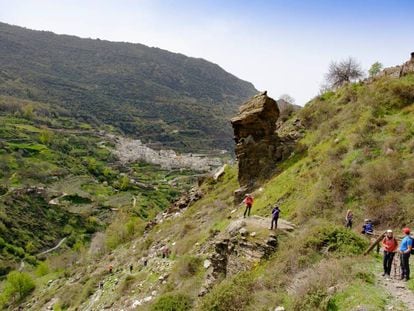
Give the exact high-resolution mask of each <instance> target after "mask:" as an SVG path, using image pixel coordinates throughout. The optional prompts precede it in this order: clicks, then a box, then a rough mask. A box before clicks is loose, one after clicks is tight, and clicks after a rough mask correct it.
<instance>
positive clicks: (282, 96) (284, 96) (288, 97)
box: [279, 94, 295, 105]
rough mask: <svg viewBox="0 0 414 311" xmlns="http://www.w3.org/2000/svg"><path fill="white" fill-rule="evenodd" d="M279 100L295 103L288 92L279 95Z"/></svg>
mask: <svg viewBox="0 0 414 311" xmlns="http://www.w3.org/2000/svg"><path fill="white" fill-rule="evenodd" d="M279 100H284V101H285V102H287V103H289V104H291V105H293V104H295V99H294V98H293V97H292V96H290V95H289V94H282V95H280V96H279Z"/></svg>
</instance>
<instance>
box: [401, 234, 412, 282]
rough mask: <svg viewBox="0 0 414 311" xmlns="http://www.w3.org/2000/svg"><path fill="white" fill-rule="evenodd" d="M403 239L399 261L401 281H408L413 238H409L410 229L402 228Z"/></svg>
mask: <svg viewBox="0 0 414 311" xmlns="http://www.w3.org/2000/svg"><path fill="white" fill-rule="evenodd" d="M403 233H404V235H405V237H404V238H403V239H402V241H401V245H400V251H399V252H400V261H401V280H405V281H408V280H409V279H410V255H411V251H412V250H413V238H412V237H411V236H410V229H409V228H404V229H403Z"/></svg>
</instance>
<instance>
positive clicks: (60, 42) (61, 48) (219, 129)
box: [0, 23, 256, 150]
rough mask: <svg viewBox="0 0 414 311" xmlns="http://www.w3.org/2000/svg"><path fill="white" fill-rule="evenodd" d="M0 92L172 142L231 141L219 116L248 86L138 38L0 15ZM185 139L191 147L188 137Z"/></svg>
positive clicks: (178, 145)
mask: <svg viewBox="0 0 414 311" xmlns="http://www.w3.org/2000/svg"><path fill="white" fill-rule="evenodd" d="M0 42H1V43H2V44H1V46H0V52H1V53H2V55H5V57H2V59H0V65H1V70H0V94H3V95H11V96H16V97H19V98H26V99H30V100H36V101H41V102H50V103H53V104H54V105H57V106H59V107H61V108H64V109H65V110H67V111H68V113H70V114H72V115H73V116H75V117H77V118H78V119H83V120H87V121H88V122H89V123H93V122H95V123H103V124H110V125H112V126H114V127H115V128H118V129H119V130H121V131H122V132H124V133H126V134H128V135H131V136H133V137H136V138H140V136H142V137H143V138H144V140H147V141H155V142H162V143H163V144H164V145H167V146H170V145H171V146H172V147H174V149H178V150H180V149H182V150H189V149H191V148H193V149H200V148H202V147H203V144H202V143H200V142H199V139H194V136H195V134H198V136H199V137H200V136H201V137H204V138H206V141H205V142H204V145H205V146H208V147H216V149H227V150H231V148H232V135H231V128H230V126H229V125H228V122H227V119H228V118H229V117H230V116H231V115H232V114H233V113H234V112H235V111H236V110H237V107H238V105H239V103H240V102H242V101H244V100H246V99H247V98H249V97H250V96H252V95H253V94H254V93H256V90H255V88H254V86H253V85H252V84H251V83H249V82H246V81H243V80H240V79H238V78H237V77H235V76H234V75H232V74H230V73H228V72H226V71H225V70H223V69H222V68H221V67H220V66H218V65H217V64H213V63H210V62H208V61H206V60H204V59H199V58H192V57H187V56H184V55H183V54H179V53H172V52H168V51H166V50H162V49H160V48H151V47H147V46H145V45H143V44H136V43H124V42H115V43H113V42H110V41H106V40H98V39H83V38H79V37H76V36H68V35H56V34H54V33H52V32H45V31H32V30H28V29H25V28H21V27H17V26H10V25H8V24H4V23H0ZM190 144H191V145H192V146H191V147H190V146H189V145H190Z"/></svg>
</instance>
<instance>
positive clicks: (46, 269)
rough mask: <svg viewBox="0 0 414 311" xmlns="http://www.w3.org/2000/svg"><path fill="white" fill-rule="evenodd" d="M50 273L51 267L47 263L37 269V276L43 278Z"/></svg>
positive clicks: (41, 264)
mask: <svg viewBox="0 0 414 311" xmlns="http://www.w3.org/2000/svg"><path fill="white" fill-rule="evenodd" d="M48 273H49V266H48V264H47V263H46V262H44V261H43V262H41V263H40V264H39V265H38V266H37V268H36V275H37V276H39V277H41V276H44V275H46V274H48Z"/></svg>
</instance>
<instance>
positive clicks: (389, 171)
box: [361, 157, 405, 194]
mask: <svg viewBox="0 0 414 311" xmlns="http://www.w3.org/2000/svg"><path fill="white" fill-rule="evenodd" d="M361 175H362V178H361V185H362V188H363V189H364V190H365V192H366V193H369V192H376V193H378V194H385V193H387V192H388V191H399V190H401V188H402V187H403V182H404V178H405V174H404V172H402V171H401V160H400V159H399V158H397V157H392V158H389V157H387V158H381V159H378V160H376V161H374V162H370V163H368V164H366V165H365V166H364V167H363V168H362V169H361Z"/></svg>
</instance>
